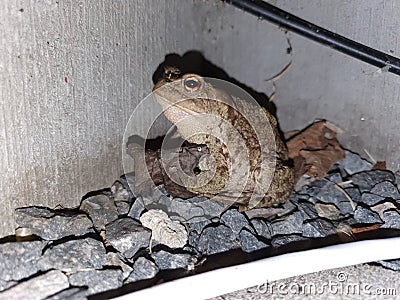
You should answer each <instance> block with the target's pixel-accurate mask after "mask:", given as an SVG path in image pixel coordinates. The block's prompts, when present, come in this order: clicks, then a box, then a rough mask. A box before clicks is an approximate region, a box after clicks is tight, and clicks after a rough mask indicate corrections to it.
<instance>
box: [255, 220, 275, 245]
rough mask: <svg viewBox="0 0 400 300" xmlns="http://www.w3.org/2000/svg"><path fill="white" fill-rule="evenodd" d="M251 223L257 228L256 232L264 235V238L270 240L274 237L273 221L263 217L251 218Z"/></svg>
mask: <svg viewBox="0 0 400 300" xmlns="http://www.w3.org/2000/svg"><path fill="white" fill-rule="evenodd" d="M250 222H251V224H252V225H253V227H254V229H255V230H256V233H257V234H258V235H259V236H261V237H263V238H264V239H267V240H270V239H271V237H272V228H271V223H270V222H267V221H265V220H263V219H258V218H255V219H251V221H250Z"/></svg>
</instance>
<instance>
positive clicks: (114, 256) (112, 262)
mask: <svg viewBox="0 0 400 300" xmlns="http://www.w3.org/2000/svg"><path fill="white" fill-rule="evenodd" d="M104 266H105V267H107V266H113V267H119V268H121V270H122V278H123V279H126V278H127V277H128V276H129V274H130V273H131V272H132V271H133V269H132V267H131V266H129V265H127V264H126V261H125V259H124V257H123V256H122V254H121V253H114V252H108V253H107V260H106V261H105V262H104Z"/></svg>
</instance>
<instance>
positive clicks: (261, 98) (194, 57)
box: [152, 50, 276, 116]
mask: <svg viewBox="0 0 400 300" xmlns="http://www.w3.org/2000/svg"><path fill="white" fill-rule="evenodd" d="M171 66H173V67H177V68H178V69H180V70H181V72H182V74H186V73H195V74H198V75H200V76H203V77H211V78H218V79H222V80H225V81H228V82H230V83H233V84H235V85H237V86H239V87H241V88H242V89H243V90H245V91H246V92H248V93H249V94H250V95H251V96H252V97H253V98H254V99H255V100H256V101H257V102H258V103H259V104H260V105H261V106H263V107H265V108H267V109H268V110H269V111H270V112H271V113H272V114H273V115H274V116H276V107H275V105H274V104H273V103H272V102H270V101H269V98H268V97H267V96H266V95H265V94H263V93H258V92H256V91H255V90H253V89H252V88H250V87H248V86H247V85H245V84H243V83H241V82H239V81H237V80H236V79H234V78H232V77H230V76H229V75H228V74H227V73H226V72H225V71H224V70H223V69H222V68H220V67H218V66H216V65H215V64H213V63H212V62H211V61H209V60H207V59H206V58H205V57H204V56H203V54H202V53H201V52H199V51H195V50H193V51H189V52H186V53H185V54H184V55H182V56H180V55H178V54H176V53H172V54H168V55H166V56H165V60H164V61H163V62H162V63H161V64H160V65H159V66H158V67H157V69H156V71H155V72H154V74H153V78H152V79H153V83H154V84H155V83H156V82H157V81H158V80H159V79H160V78H162V76H163V74H164V68H165V67H171Z"/></svg>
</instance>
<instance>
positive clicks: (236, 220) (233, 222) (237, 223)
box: [220, 208, 250, 235]
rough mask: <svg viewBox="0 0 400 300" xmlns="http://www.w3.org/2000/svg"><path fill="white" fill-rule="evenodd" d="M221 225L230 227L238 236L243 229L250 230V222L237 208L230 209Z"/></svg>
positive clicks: (222, 218)
mask: <svg viewBox="0 0 400 300" xmlns="http://www.w3.org/2000/svg"><path fill="white" fill-rule="evenodd" d="M220 221H221V223H222V224H224V225H226V226H228V227H229V228H230V229H231V230H232V231H233V233H234V234H236V235H238V234H239V232H240V231H241V230H242V229H243V228H250V225H249V220H248V219H247V218H246V217H245V215H244V214H241V213H240V212H238V210H237V209H236V208H231V209H228V210H227V211H226V212H224V213H223V215H222V216H221V219H220Z"/></svg>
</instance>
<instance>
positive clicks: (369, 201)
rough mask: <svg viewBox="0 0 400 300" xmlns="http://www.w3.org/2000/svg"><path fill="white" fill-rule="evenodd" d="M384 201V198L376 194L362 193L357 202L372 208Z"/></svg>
mask: <svg viewBox="0 0 400 300" xmlns="http://www.w3.org/2000/svg"><path fill="white" fill-rule="evenodd" d="M384 201H385V197H382V196H379V195H376V194H372V193H368V192H365V193H362V195H361V198H360V199H359V201H358V202H361V203H364V204H366V205H368V206H374V205H376V204H378V203H380V202H384Z"/></svg>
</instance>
